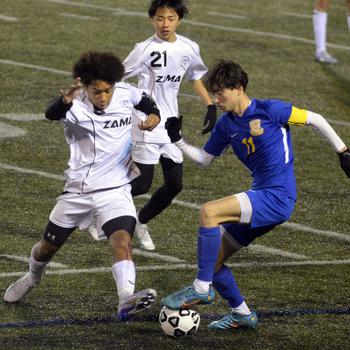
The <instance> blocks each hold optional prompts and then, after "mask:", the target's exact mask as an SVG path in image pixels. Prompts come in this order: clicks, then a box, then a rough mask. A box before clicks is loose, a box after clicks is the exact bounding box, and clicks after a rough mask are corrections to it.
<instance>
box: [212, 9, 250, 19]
mask: <svg viewBox="0 0 350 350" xmlns="http://www.w3.org/2000/svg"><path fill="white" fill-rule="evenodd" d="M207 14H208V15H211V16H215V17H223V18H231V19H247V18H248V17H247V16H240V15H231V14H227V13H220V12H215V11H209V12H207Z"/></svg>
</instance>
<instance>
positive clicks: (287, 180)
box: [204, 99, 296, 199]
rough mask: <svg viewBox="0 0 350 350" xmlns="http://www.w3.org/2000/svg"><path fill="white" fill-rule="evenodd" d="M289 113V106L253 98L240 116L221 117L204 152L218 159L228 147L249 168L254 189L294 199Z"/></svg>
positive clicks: (294, 182) (285, 103) (226, 115)
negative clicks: (272, 190) (269, 190)
mask: <svg viewBox="0 0 350 350" xmlns="http://www.w3.org/2000/svg"><path fill="white" fill-rule="evenodd" d="M291 113H292V104H291V103H287V102H284V101H280V100H258V99H252V101H251V104H250V105H249V107H248V108H247V109H246V110H245V112H244V114H243V115H242V116H236V115H234V114H232V113H231V112H227V113H224V114H223V115H222V116H221V117H220V119H219V120H218V121H217V123H216V125H215V128H214V130H213V132H212V134H211V136H210V138H209V140H208V141H207V143H206V145H205V146H204V150H205V151H206V152H208V153H209V154H211V155H213V156H220V155H221V154H223V153H224V152H225V150H226V149H227V148H228V146H231V147H232V149H233V151H234V153H235V154H236V156H237V157H238V158H239V160H240V161H241V162H242V163H243V164H244V165H245V166H246V167H247V168H248V169H249V171H250V173H251V175H252V177H253V183H252V189H253V190H257V189H267V188H273V189H276V190H279V191H282V192H283V193H284V194H285V195H287V196H288V197H290V198H292V199H296V181H295V175H294V167H293V150H292V141H291V135H290V130H289V125H288V120H289V117H290V116H291Z"/></svg>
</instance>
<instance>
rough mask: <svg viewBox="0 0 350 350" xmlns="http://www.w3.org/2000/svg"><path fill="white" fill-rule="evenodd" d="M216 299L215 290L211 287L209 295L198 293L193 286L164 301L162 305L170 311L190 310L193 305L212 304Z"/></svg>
mask: <svg viewBox="0 0 350 350" xmlns="http://www.w3.org/2000/svg"><path fill="white" fill-rule="evenodd" d="M214 298H215V292H214V288H213V287H212V286H210V288H209V293H206V294H200V293H197V292H196V290H195V289H194V287H193V286H189V287H185V288H184V289H181V290H180V291H178V292H175V293H173V294H170V295H168V296H167V297H165V298H163V299H162V303H163V305H164V306H166V307H167V308H169V309H172V310H179V309H188V308H190V307H192V306H193V305H198V304H210V303H211V302H212V301H213V300H214Z"/></svg>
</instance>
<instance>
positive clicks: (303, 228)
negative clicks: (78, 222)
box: [0, 163, 350, 242]
mask: <svg viewBox="0 0 350 350" xmlns="http://www.w3.org/2000/svg"><path fill="white" fill-rule="evenodd" d="M1 168H2V169H5V170H13V171H17V172H20V173H24V174H33V175H39V176H44V177H47V178H51V179H55V180H61V181H63V180H64V178H63V176H62V175H54V174H50V173H47V172H45V171H39V170H31V169H24V168H20V167H17V166H14V165H9V164H5V163H0V169H1ZM139 197H143V198H150V195H148V194H146V195H142V196H139ZM172 203H174V204H177V205H180V206H183V207H187V208H192V209H199V208H200V205H199V204H196V203H189V202H184V201H180V200H177V199H174V200H173V201H172ZM282 226H285V227H288V228H289V229H291V230H296V231H304V232H310V233H314V234H318V235H322V236H326V237H331V238H335V239H338V240H341V241H347V242H349V241H350V235H347V234H342V233H338V232H333V231H324V230H318V229H314V228H312V227H309V226H305V225H301V224H296V223H292V222H286V223H284V224H282Z"/></svg>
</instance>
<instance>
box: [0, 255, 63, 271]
mask: <svg viewBox="0 0 350 350" xmlns="http://www.w3.org/2000/svg"><path fill="white" fill-rule="evenodd" d="M0 258H4V259H8V260H14V261H22V262H25V263H29V258H27V257H25V256H17V255H9V254H0ZM47 266H48V267H51V268H53V269H67V268H68V266H67V265H64V264H61V263H57V262H53V261H51V262H49V263H48V264H47Z"/></svg>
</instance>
